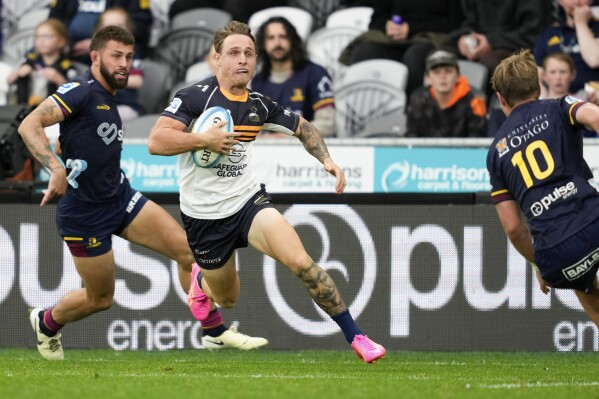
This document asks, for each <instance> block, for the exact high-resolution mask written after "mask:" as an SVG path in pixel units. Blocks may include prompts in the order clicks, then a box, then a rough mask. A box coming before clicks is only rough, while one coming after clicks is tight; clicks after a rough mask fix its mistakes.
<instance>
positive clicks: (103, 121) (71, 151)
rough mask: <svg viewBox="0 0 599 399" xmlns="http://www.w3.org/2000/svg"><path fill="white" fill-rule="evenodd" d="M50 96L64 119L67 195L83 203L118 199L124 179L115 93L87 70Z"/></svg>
mask: <svg viewBox="0 0 599 399" xmlns="http://www.w3.org/2000/svg"><path fill="white" fill-rule="evenodd" d="M50 98H51V99H52V100H54V102H55V103H56V104H57V105H58V106H59V107H60V109H61V110H62V113H63V115H64V118H65V119H64V121H62V122H61V123H60V136H59V140H60V148H61V150H62V156H61V158H62V160H63V162H64V163H65V165H66V167H67V175H69V187H68V189H67V192H66V195H68V196H70V197H71V198H75V199H77V200H81V201H85V202H110V201H114V200H116V199H118V196H119V193H120V192H121V190H122V185H121V183H122V181H123V179H124V175H122V174H121V150H122V148H123V127H122V123H121V118H120V116H119V113H118V110H117V107H116V103H115V101H114V96H113V95H112V94H111V93H110V92H108V91H107V90H106V89H105V88H104V87H103V86H102V85H101V84H100V83H99V82H97V81H96V80H95V79H94V77H93V76H92V74H91V72H90V71H87V72H85V73H84V74H83V75H82V76H81V80H80V81H77V82H70V83H65V84H64V85H62V86H61V87H59V88H58V90H57V91H56V93H54V94H53V95H52V96H51V97H50Z"/></svg>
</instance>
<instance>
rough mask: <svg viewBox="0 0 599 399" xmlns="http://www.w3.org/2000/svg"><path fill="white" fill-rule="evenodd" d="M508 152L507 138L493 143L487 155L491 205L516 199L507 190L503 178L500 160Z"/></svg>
mask: <svg viewBox="0 0 599 399" xmlns="http://www.w3.org/2000/svg"><path fill="white" fill-rule="evenodd" d="M504 152H507V142H506V141H505V138H503V139H501V140H499V141H497V142H493V145H491V147H490V148H489V153H488V154H487V170H488V171H489V180H490V183H491V203H492V204H493V205H497V204H498V203H500V202H503V201H508V200H513V199H514V197H513V196H512V194H511V193H510V192H509V190H508V189H507V186H506V184H505V183H504V181H503V178H502V176H501V169H500V167H499V162H498V158H499V157H500V156H501V154H503V153H504Z"/></svg>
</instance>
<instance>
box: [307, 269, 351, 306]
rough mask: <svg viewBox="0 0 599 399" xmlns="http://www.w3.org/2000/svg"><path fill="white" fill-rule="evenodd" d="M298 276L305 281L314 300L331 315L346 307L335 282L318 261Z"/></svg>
mask: <svg viewBox="0 0 599 399" xmlns="http://www.w3.org/2000/svg"><path fill="white" fill-rule="evenodd" d="M298 277H299V278H300V279H302V281H303V282H304V285H305V286H306V289H307V290H308V292H309V293H310V296H311V297H312V299H313V300H314V302H316V304H317V305H318V306H319V307H320V308H321V309H322V310H324V311H325V312H326V313H327V314H328V315H329V316H334V315H336V314H339V313H340V312H342V311H344V310H345V309H346V306H345V302H344V301H343V298H341V294H339V291H338V290H337V287H336V286H335V282H334V281H333V279H332V278H331V276H329V274H328V273H327V272H326V271H324V270H323V269H322V268H321V267H320V266H318V265H317V264H316V263H314V262H312V264H311V265H310V267H308V268H307V269H306V270H302V271H301V272H300V274H299V276H298Z"/></svg>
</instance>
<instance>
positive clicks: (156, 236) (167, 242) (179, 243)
mask: <svg viewBox="0 0 599 399" xmlns="http://www.w3.org/2000/svg"><path fill="white" fill-rule="evenodd" d="M121 237H123V238H124V239H126V240H127V241H130V242H132V243H135V244H139V245H142V246H144V247H146V248H149V249H151V250H153V251H156V252H158V253H160V254H162V255H165V256H167V257H168V258H170V259H173V260H174V261H175V262H177V265H178V267H179V283H180V284H181V287H182V288H183V289H184V290H185V292H187V291H188V290H189V286H190V273H191V265H192V264H193V263H194V261H195V260H194V259H193V254H192V253H191V249H189V245H188V244H187V238H186V236H185V231H184V230H183V228H182V227H181V226H180V225H179V223H177V221H176V220H175V219H174V218H173V217H172V216H171V215H170V214H169V213H168V212H167V211H165V210H164V209H163V208H162V207H160V206H159V205H157V204H156V203H155V202H152V201H148V202H146V204H145V205H144V206H143V208H141V211H140V212H139V213H138V214H137V216H136V217H135V219H133V222H131V223H130V224H129V226H127V227H126V228H125V229H124V230H123V231H122V232H121Z"/></svg>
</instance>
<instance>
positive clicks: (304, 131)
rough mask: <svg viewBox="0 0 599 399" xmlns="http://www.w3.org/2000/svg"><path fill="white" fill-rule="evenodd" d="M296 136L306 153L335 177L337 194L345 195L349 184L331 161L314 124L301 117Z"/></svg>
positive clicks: (341, 171)
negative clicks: (344, 192)
mask: <svg viewBox="0 0 599 399" xmlns="http://www.w3.org/2000/svg"><path fill="white" fill-rule="evenodd" d="M295 136H296V137H297V138H299V139H300V141H301V142H302V144H303V145H304V148H305V149H306V151H308V152H309V153H310V154H311V155H312V156H313V157H314V158H316V159H318V160H319V161H320V162H321V163H322V164H323V166H324V168H325V170H326V171H327V172H329V173H330V174H331V175H333V176H335V179H336V182H335V192H336V193H337V194H341V193H343V191H344V190H345V186H346V185H347V182H346V180H345V173H344V172H343V170H342V169H341V168H340V167H339V166H338V165H337V164H336V163H335V162H333V160H332V159H331V156H330V155H329V150H328V149H327V145H326V144H325V143H324V140H323V139H322V137H321V136H320V133H318V130H317V129H316V128H315V127H314V125H313V124H311V123H310V122H308V121H307V120H305V119H304V118H302V117H300V123H299V126H298V128H297V130H296V131H295Z"/></svg>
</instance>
